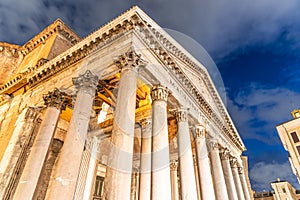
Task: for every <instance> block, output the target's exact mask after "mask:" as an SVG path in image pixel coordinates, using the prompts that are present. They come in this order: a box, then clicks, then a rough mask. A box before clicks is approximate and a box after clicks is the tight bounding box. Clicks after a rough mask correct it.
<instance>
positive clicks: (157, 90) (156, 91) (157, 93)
mask: <svg viewBox="0 0 300 200" xmlns="http://www.w3.org/2000/svg"><path fill="white" fill-rule="evenodd" d="M169 94H170V91H169V89H168V88H166V87H164V86H162V85H155V86H153V87H152V90H151V98H152V100H153V101H157V100H162V101H167V100H168V96H169Z"/></svg>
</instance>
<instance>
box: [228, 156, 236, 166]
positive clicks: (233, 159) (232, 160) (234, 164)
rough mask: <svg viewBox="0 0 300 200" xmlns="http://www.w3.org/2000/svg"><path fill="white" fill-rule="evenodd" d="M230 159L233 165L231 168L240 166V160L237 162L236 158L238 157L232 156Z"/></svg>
mask: <svg viewBox="0 0 300 200" xmlns="http://www.w3.org/2000/svg"><path fill="white" fill-rule="evenodd" d="M229 161H230V166H231V168H236V167H238V162H237V159H236V158H234V157H231V158H230V159H229Z"/></svg>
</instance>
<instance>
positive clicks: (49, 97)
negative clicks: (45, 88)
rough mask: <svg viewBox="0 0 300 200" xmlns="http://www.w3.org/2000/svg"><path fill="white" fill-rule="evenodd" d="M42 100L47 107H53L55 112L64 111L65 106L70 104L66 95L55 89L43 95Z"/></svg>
mask: <svg viewBox="0 0 300 200" xmlns="http://www.w3.org/2000/svg"><path fill="white" fill-rule="evenodd" d="M43 99H44V102H45V105H46V106H47V107H54V108H56V109H57V110H65V109H66V106H67V104H69V103H70V98H68V95H67V94H66V93H64V92H61V91H60V90H59V89H57V88H55V89H54V90H53V91H51V92H48V94H45V95H43Z"/></svg>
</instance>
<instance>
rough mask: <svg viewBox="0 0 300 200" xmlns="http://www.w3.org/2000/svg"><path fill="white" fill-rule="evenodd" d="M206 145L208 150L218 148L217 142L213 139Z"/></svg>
mask: <svg viewBox="0 0 300 200" xmlns="http://www.w3.org/2000/svg"><path fill="white" fill-rule="evenodd" d="M207 147H208V151H209V152H211V151H216V150H219V144H218V142H217V141H215V140H211V141H208V143H207Z"/></svg>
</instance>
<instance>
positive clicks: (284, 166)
mask: <svg viewBox="0 0 300 200" xmlns="http://www.w3.org/2000/svg"><path fill="white" fill-rule="evenodd" d="M249 176H250V178H251V181H252V182H251V184H252V187H253V189H255V190H257V191H263V190H267V191H268V190H270V187H271V186H270V183H271V182H274V181H276V180H277V178H280V180H286V181H288V182H290V183H291V184H292V185H293V187H295V188H296V189H298V188H300V185H299V183H298V182H297V180H296V177H295V176H294V175H293V173H292V170H291V166H290V163H289V162H285V163H276V162H273V163H265V162H258V163H256V164H255V165H254V166H253V167H252V168H251V170H250V172H249ZM268 186H269V187H268Z"/></svg>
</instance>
